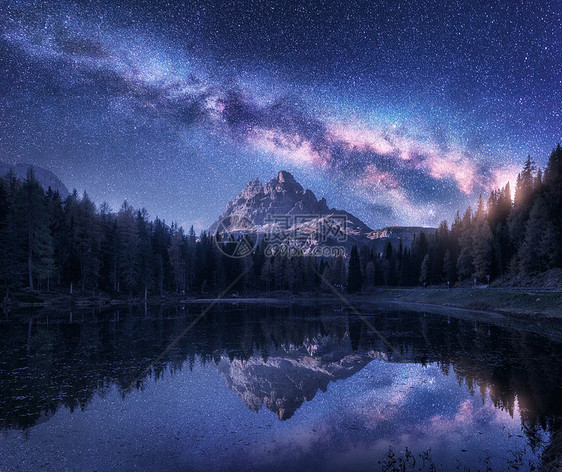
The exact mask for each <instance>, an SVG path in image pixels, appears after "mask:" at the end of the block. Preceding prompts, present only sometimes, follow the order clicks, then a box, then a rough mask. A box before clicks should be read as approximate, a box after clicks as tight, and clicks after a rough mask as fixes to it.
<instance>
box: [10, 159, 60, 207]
mask: <svg viewBox="0 0 562 472" xmlns="http://www.w3.org/2000/svg"><path fill="white" fill-rule="evenodd" d="M30 167H33V172H34V174H35V178H36V179H37V180H38V181H39V183H40V184H41V186H42V187H43V189H44V190H45V191H46V190H47V189H48V188H49V187H51V189H52V190H55V191H58V192H59V194H60V196H61V198H62V199H63V200H64V199H65V198H66V197H68V196H69V195H70V193H69V191H68V189H67V188H66V186H65V185H64V184H63V183H62V182H61V181H60V179H59V178H58V177H57V176H56V175H55V174H53V173H52V172H51V171H50V170H47V169H44V168H43V167H39V166H36V165H31V164H21V163H20V164H15V165H13V164H7V163H5V162H0V176H1V177H4V176H5V175H6V174H7V173H8V172H10V169H11V170H12V172H13V173H14V175H15V176H16V177H17V178H18V179H22V180H23V179H25V178H26V176H27V170H28V169H29V168H30Z"/></svg>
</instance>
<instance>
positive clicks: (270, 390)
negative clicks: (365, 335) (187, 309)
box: [217, 334, 388, 420]
mask: <svg viewBox="0 0 562 472" xmlns="http://www.w3.org/2000/svg"><path fill="white" fill-rule="evenodd" d="M374 359H382V360H388V359H387V355H386V354H384V353H382V352H377V351H362V352H360V351H354V350H353V349H352V346H351V341H350V338H349V335H348V334H346V335H345V337H344V338H343V339H342V340H335V339H333V338H330V337H328V336H319V337H316V338H314V339H312V340H309V341H306V342H304V343H303V344H302V345H299V346H283V347H279V348H277V349H275V350H273V351H270V352H269V353H268V356H267V358H264V357H262V356H255V355H254V356H252V357H250V358H249V359H247V360H240V359H229V358H228V356H223V357H222V358H221V360H220V361H219V363H218V365H217V368H218V371H219V372H220V374H221V375H222V376H223V377H224V379H225V381H226V384H227V386H228V387H229V388H230V389H232V390H234V391H235V392H236V393H237V394H238V395H239V396H240V398H242V400H243V401H244V403H246V405H247V406H248V408H249V409H250V410H252V411H255V412H257V411H259V410H260V409H261V408H262V407H263V406H264V405H265V407H266V408H267V409H269V410H270V411H272V412H273V413H275V414H276V415H277V416H278V417H279V419H280V420H287V419H289V418H291V416H293V414H294V413H295V411H297V409H298V408H300V406H301V405H302V404H303V403H304V402H305V401H310V400H312V399H313V398H314V396H315V395H316V393H317V392H318V390H321V391H323V392H325V391H326V390H327V388H328V385H329V384H330V382H335V381H337V380H344V379H347V378H349V377H351V376H353V375H354V374H356V373H357V372H359V371H360V370H361V369H363V367H365V366H366V365H367V364H368V363H369V362H371V361H372V360H374Z"/></svg>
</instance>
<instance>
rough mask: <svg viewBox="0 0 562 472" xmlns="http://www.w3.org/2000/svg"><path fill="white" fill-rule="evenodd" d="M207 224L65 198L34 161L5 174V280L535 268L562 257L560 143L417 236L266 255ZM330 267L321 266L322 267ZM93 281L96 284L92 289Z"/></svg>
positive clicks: (85, 282) (1, 241)
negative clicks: (41, 179)
mask: <svg viewBox="0 0 562 472" xmlns="http://www.w3.org/2000/svg"><path fill="white" fill-rule="evenodd" d="M227 243H231V244H232V242H231V241H230V242H229V241H218V242H217V241H215V240H214V236H213V235H211V234H208V233H207V232H205V231H203V232H202V233H201V234H200V235H199V236H197V235H196V234H195V231H194V230H193V227H192V228H191V229H190V230H189V231H188V232H187V233H186V232H185V231H184V230H183V228H181V227H179V226H178V225H177V224H175V223H173V224H171V225H168V224H166V222H164V221H162V220H160V219H159V218H156V219H154V220H153V221H151V220H150V219H149V217H148V214H147V212H146V210H144V209H140V210H136V209H134V208H132V207H131V206H130V205H129V204H128V203H127V202H126V201H125V202H124V203H123V205H122V206H121V208H120V209H119V211H118V212H117V213H114V212H112V211H111V209H110V208H109V206H108V205H107V204H102V205H101V206H100V207H99V209H98V208H96V205H95V204H94V203H93V202H92V201H91V200H90V198H89V197H88V195H87V194H86V193H84V194H83V195H82V196H79V195H78V194H77V193H76V192H73V193H72V194H71V195H70V196H69V197H67V198H66V200H65V201H62V200H61V197H60V195H59V194H58V193H57V192H53V191H52V190H51V189H48V190H47V191H46V192H45V191H43V189H42V188H41V186H40V184H39V183H38V182H37V180H36V179H35V177H34V175H33V172H32V171H31V170H30V172H29V173H28V175H27V178H26V179H25V180H24V181H19V180H18V179H16V178H15V177H14V175H13V174H12V173H9V174H7V175H6V176H4V177H3V178H0V283H2V284H3V286H4V287H5V289H9V288H10V287H12V288H24V287H29V288H31V289H39V290H49V289H50V288H51V287H53V286H54V287H58V288H59V290H63V289H64V290H68V291H69V292H70V293H73V292H74V291H75V290H76V287H78V288H79V289H80V290H81V291H82V292H85V291H88V290H89V291H93V292H94V293H95V292H96V291H99V290H101V291H104V292H106V293H112V294H126V295H128V296H129V297H133V296H137V297H140V298H144V299H146V298H148V296H149V295H159V296H163V295H164V294H166V293H177V294H202V293H205V294H216V293H218V292H220V291H222V290H224V288H226V287H228V286H229V284H231V282H232V281H234V280H235V279H236V278H237V277H238V275H239V274H241V273H242V272H243V271H245V270H247V272H246V275H245V276H244V277H243V278H241V279H240V280H239V281H238V282H237V283H236V286H234V287H232V290H233V291H238V292H240V291H245V292H256V293H257V292H262V291H270V290H285V291H292V292H302V291H305V292H310V291H320V290H324V291H325V290H327V287H325V286H323V281H328V282H329V283H330V284H332V285H334V286H336V287H338V288H339V289H344V288H345V289H346V290H347V291H348V292H349V293H354V292H358V291H360V290H361V289H364V290H365V289H367V290H368V289H372V288H373V287H376V286H416V285H420V284H427V285H433V284H446V283H449V284H451V285H454V284H455V283H457V282H459V281H461V282H462V281H463V280H468V281H469V283H472V281H473V280H474V279H476V281H477V282H478V283H485V282H487V281H488V279H490V280H493V279H495V278H502V277H505V276H506V275H516V276H522V277H529V276H533V275H535V274H537V273H540V272H543V271H547V270H549V269H554V268H561V267H562V249H561V248H562V149H561V148H560V146H557V147H556V149H554V150H553V151H552V154H551V155H550V158H549V161H548V165H547V167H546V169H545V170H544V173H543V172H542V171H541V169H537V168H536V166H535V164H534V163H533V161H532V160H531V158H530V157H529V158H527V160H526V162H525V164H524V166H523V169H522V171H521V173H520V174H519V176H518V178H517V182H516V185H515V197H514V199H513V202H512V200H511V190H510V186H509V184H507V185H506V186H505V187H503V188H501V189H496V190H494V191H493V192H492V193H491V195H490V196H489V198H488V199H487V200H486V201H485V200H484V199H483V198H482V197H480V198H479V200H478V204H477V206H476V211H474V212H473V211H472V209H471V208H468V209H467V210H466V211H465V212H464V214H463V216H462V217H461V214H460V213H458V212H457V214H456V216H455V218H454V220H453V223H452V224H451V225H450V226H449V225H448V224H447V222H446V221H443V222H442V223H441V224H440V225H439V228H438V229H437V231H436V232H435V233H434V234H425V233H423V232H422V233H420V234H418V235H416V236H415V237H414V240H413V242H412V244H411V246H410V247H408V246H404V245H403V244H402V243H400V244H399V246H398V247H395V246H393V245H391V244H390V243H388V244H387V245H386V246H385V247H384V250H383V251H382V252H381V253H379V252H377V251H376V250H375V247H374V245H369V244H366V245H363V246H362V247H360V248H357V247H355V246H354V247H353V248H352V249H351V251H350V253H349V257H341V256H340V257H313V256H309V257H306V256H305V257H286V256H283V255H274V256H273V257H271V256H269V257H268V256H266V255H265V253H264V249H265V244H260V245H258V246H256V248H255V249H254V251H253V253H252V254H250V256H249V257H247V258H244V259H235V258H231V257H228V256H226V255H225V253H224V249H225V247H222V249H223V251H221V250H219V246H221V245H222V246H224V245H226V244H227ZM320 274H321V275H322V276H321V275H320ZM90 293H91V292H90Z"/></svg>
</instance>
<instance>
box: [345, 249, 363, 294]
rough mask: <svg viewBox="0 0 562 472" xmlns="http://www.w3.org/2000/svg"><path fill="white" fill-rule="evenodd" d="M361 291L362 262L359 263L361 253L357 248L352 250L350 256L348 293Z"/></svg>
mask: <svg viewBox="0 0 562 472" xmlns="http://www.w3.org/2000/svg"><path fill="white" fill-rule="evenodd" d="M360 290H361V262H360V261H359V253H358V252H357V246H355V245H354V246H353V247H352V248H351V254H350V256H349V265H348V268H347V291H348V292H349V293H356V292H358V291H360Z"/></svg>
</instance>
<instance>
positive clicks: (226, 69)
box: [0, 1, 562, 228]
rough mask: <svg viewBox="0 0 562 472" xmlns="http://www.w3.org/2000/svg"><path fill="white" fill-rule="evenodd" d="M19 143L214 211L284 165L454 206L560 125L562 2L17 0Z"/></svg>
mask: <svg viewBox="0 0 562 472" xmlns="http://www.w3.org/2000/svg"><path fill="white" fill-rule="evenodd" d="M1 5H2V20H1V28H2V35H1V40H0V53H1V68H2V77H1V78H0V86H1V91H0V97H1V100H2V101H1V104H0V107H1V109H0V111H1V123H0V153H1V154H0V158H1V159H2V160H5V161H8V162H29V163H33V164H37V165H42V166H45V167H49V168H50V169H51V170H53V171H55V172H56V173H57V174H58V175H59V176H60V177H61V178H62V179H63V180H64V181H65V183H67V185H68V186H74V187H76V188H78V189H79V190H81V191H82V190H86V191H87V192H88V193H89V194H90V195H91V196H92V197H93V198H94V200H95V201H97V202H98V203H101V202H102V201H104V200H105V201H108V202H109V203H110V204H111V205H112V206H113V207H114V208H117V207H118V206H119V205H120V203H121V202H122V201H123V199H124V198H127V199H128V200H129V201H130V202H131V203H132V204H133V205H135V206H145V207H146V208H147V209H148V211H149V212H150V214H151V215H152V216H157V215H158V216H160V217H163V218H165V219H166V220H168V221H171V220H176V221H179V222H180V224H183V225H189V224H192V223H193V224H195V225H196V227H198V228H203V227H206V226H207V225H208V224H209V223H210V222H211V221H212V220H213V219H214V218H215V217H216V216H217V215H218V214H220V213H221V212H222V210H223V208H224V205H225V204H226V202H227V201H228V200H230V199H232V198H233V197H234V195H235V194H236V193H237V191H238V190H239V189H240V188H241V187H242V186H243V185H244V183H245V182H246V181H248V180H251V179H252V178H254V177H256V176H257V177H260V178H261V179H263V180H266V179H269V178H271V177H273V175H275V172H276V171H277V170H279V169H281V168H283V169H286V170H289V171H291V172H292V173H293V174H294V175H295V177H296V178H297V180H299V181H301V182H302V183H303V185H305V186H307V187H310V188H312V189H313V190H314V191H315V192H316V194H317V195H318V196H325V197H326V198H327V199H328V202H329V203H330V204H331V205H333V206H338V207H343V208H345V209H348V210H350V211H352V212H354V213H355V214H357V216H359V217H360V218H362V219H363V220H364V221H365V222H366V223H368V224H369V225H370V226H372V227H380V226H384V225H391V224H416V225H418V224H425V225H435V224H437V223H438V222H439V221H440V220H442V219H445V218H446V219H449V220H450V218H451V217H452V215H453V214H454V212H455V211H456V210H457V209H459V210H462V209H463V208H464V207H466V206H467V205H469V204H473V203H474V201H475V199H476V198H477V196H478V194H479V193H484V194H485V195H486V194H487V193H489V191H490V190H491V189H494V188H496V187H499V186H500V185H503V184H505V182H506V181H507V180H508V179H509V180H511V181H512V183H513V180H514V177H515V175H516V174H517V170H518V169H519V167H520V166H521V164H522V162H523V161H524V159H525V157H526V156H527V154H531V156H532V157H533V158H535V160H536V161H537V162H538V164H539V165H543V164H544V162H545V160H546V158H547V156H548V153H549V151H550V150H551V149H552V148H553V147H554V145H555V144H556V143H557V142H559V141H560V139H561V129H562V127H561V117H560V112H561V107H560V105H561V104H562V75H561V68H560V52H561V51H562V43H561V38H562V34H561V33H562V26H561V25H562V23H561V10H562V9H561V8H560V4H559V3H558V2H526V3H524V4H523V3H522V4H515V3H514V4H513V5H506V4H502V3H497V4H494V3H490V2H480V1H477V2H470V3H468V2H467V3H466V4H462V3H457V2H443V3H439V2H432V1H424V2H400V3H397V2H395V3H386V4H385V3H376V4H375V3H373V2H342V3H341V4H339V3H333V2H320V1H317V2H310V3H306V2H298V3H289V2H269V1H254V2H189V3H188V4H187V5H181V4H179V3H178V4H174V5H172V4H166V3H165V2H157V1H152V2H145V3H144V4H140V3H134V2H132V3H126V2H125V3H124V2H113V3H112V2H88V3H84V4H80V3H77V2H74V3H72V4H66V3H64V2H63V3H60V2H52V3H48V2H43V3H41V4H38V3H32V2H22V1H14V2H2V3H1Z"/></svg>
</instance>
